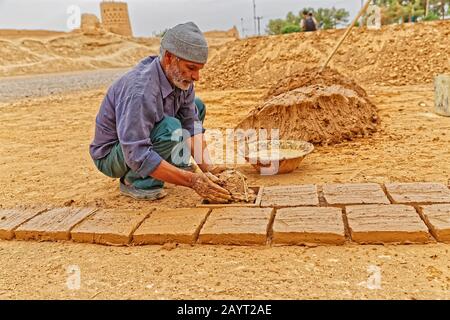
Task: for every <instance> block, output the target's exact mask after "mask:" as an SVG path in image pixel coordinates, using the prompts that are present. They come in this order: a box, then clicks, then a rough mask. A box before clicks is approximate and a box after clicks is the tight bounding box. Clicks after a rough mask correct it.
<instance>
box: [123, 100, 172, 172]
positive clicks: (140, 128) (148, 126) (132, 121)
mask: <svg viewBox="0 0 450 320" xmlns="http://www.w3.org/2000/svg"><path fill="white" fill-rule="evenodd" d="M116 123H117V133H118V138H119V142H120V145H121V147H122V151H123V155H124V157H125V162H126V163H127V165H128V166H129V167H130V168H131V169H132V170H133V171H135V172H137V173H138V174H139V175H140V176H141V177H142V178H146V177H148V176H149V175H150V174H151V173H152V172H153V171H155V169H156V168H157V167H158V166H159V165H160V164H161V162H162V160H163V159H162V158H161V156H160V155H159V154H158V153H156V151H154V150H153V144H152V141H151V139H150V132H151V131H152V129H153V127H154V125H155V123H156V113H155V111H154V110H152V108H149V107H148V105H147V104H146V103H144V96H143V95H140V94H133V95H130V96H127V97H126V98H124V99H123V100H122V101H121V102H120V103H119V104H118V105H117V108H116Z"/></svg>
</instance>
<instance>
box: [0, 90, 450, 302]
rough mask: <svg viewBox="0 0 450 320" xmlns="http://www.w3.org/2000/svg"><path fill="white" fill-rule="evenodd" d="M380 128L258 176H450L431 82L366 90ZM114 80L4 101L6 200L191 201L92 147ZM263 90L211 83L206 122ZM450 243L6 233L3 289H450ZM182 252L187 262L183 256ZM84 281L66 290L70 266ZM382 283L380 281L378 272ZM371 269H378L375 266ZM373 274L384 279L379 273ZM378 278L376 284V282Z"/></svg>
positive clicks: (444, 293) (36, 294)
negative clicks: (160, 190)
mask: <svg viewBox="0 0 450 320" xmlns="http://www.w3.org/2000/svg"><path fill="white" fill-rule="evenodd" d="M365 89H367V91H368V93H369V95H370V97H371V99H372V101H373V102H374V103H375V105H377V107H378V108H379V114H380V117H381V119H382V124H381V126H380V130H379V132H377V133H376V134H375V135H374V136H373V137H372V138H370V139H360V140H355V141H352V142H347V143H343V144H340V145H335V146H326V147H317V148H316V151H315V152H314V153H313V154H311V155H310V156H308V157H307V158H306V159H305V161H304V162H303V163H302V165H301V167H300V168H299V170H297V171H296V172H294V173H292V174H289V175H280V176H275V177H260V176H259V175H257V174H256V173H255V172H254V171H253V169H252V167H251V166H249V165H244V166H242V167H241V169H242V170H243V171H244V173H246V174H247V175H248V176H249V180H250V182H251V184H255V185H281V184H295V183H329V182H390V181H399V182H403V181H404V182H408V181H439V182H444V183H447V181H448V179H449V178H450V162H449V161H448V159H449V156H450V151H449V148H448V146H449V143H450V118H445V117H439V116H436V115H435V114H433V113H432V112H431V110H432V106H433V101H434V98H433V88H432V86H431V85H415V86H403V87H366V88H365ZM104 92H105V88H102V89H98V90H92V91H87V92H86V91H84V92H77V93H69V94H57V95H53V96H50V97H41V98H29V99H25V100H20V101H15V102H8V103H2V104H0V110H1V112H0V122H1V123H2V126H1V127H0V153H1V154H2V156H1V159H0V180H1V181H2V183H1V185H0V206H2V207H12V206H16V205H22V204H25V205H31V204H46V205H55V206H62V205H73V206H89V205H93V206H97V207H106V208H119V207H120V208H123V207H126V208H136V209H141V208H149V207H158V208H166V207H191V206H193V205H195V204H196V203H198V202H199V201H200V199H199V197H198V196H197V195H196V194H195V193H194V192H193V191H191V190H189V189H185V188H182V187H174V186H167V189H168V191H169V193H170V194H169V196H168V197H166V198H165V199H163V200H161V201H159V202H155V203H146V202H136V201H133V200H131V199H128V198H125V197H122V196H120V195H119V191H118V181H113V180H110V179H109V178H107V177H104V176H102V175H101V174H100V173H99V172H97V170H96V169H95V167H94V165H93V163H92V161H91V160H90V157H89V153H88V145H89V143H90V141H91V139H92V136H93V132H94V131H93V130H94V119H95V115H96V113H97V111H98V107H99V104H100V102H101V100H102V98H103V95H104ZM264 94H265V91H264V90H230V91H201V92H199V93H198V95H199V96H201V97H202V98H203V99H204V100H205V102H206V104H207V107H208V114H207V120H206V127H207V128H219V129H226V128H230V127H234V125H235V124H236V123H237V121H239V119H242V118H243V117H245V115H246V114H247V112H248V111H249V110H251V108H252V107H253V106H255V105H256V104H258V103H259V102H260V101H261V99H262V97H263V96H264ZM449 249H450V246H449V245H444V244H439V245H426V246H377V247H372V246H344V247H317V248H302V247H297V248H293V247H281V248H239V247H208V246H206V247H203V246H196V247H190V246H181V247H178V248H176V249H175V250H170V251H168V250H165V249H164V247H159V246H154V247H152V246H150V247H135V248H114V247H102V246H93V245H80V244H72V243H33V242H30V243H25V242H18V241H12V242H4V241H1V242H0V264H1V265H2V268H1V269H0V298H6V299H20V298H42V299H47V298H74V299H77V298H88V299H89V298H97V299H102V298H119V299H127V298H152V299H153V298H154V299H167V298H169V299H172V298H193V299H203V298H208V299H222V298H230V299H245V298H264V299H265V298H267V299H278V298H286V299H299V298H337V299H351V298H400V299H419V298H426V299H428V298H430V299H432V298H433V299H434V298H444V299H449V298H450V262H449V259H448V257H449V253H448V250H449ZM180 261H181V263H180ZM70 265H77V266H79V268H80V270H81V288H80V290H75V291H71V290H68V289H67V286H66V281H67V277H68V273H67V268H68V266H70ZM374 266H375V267H379V268H380V269H379V270H380V275H381V288H380V287H379V286H375V287H376V288H375V289H374V287H373V286H372V285H371V284H373V283H377V279H379V277H378V276H377V275H375V274H374V273H373V270H374ZM371 270H372V271H371ZM374 281H375V282H374ZM368 287H370V288H372V289H369V288H368Z"/></svg>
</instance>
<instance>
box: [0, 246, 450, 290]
mask: <svg viewBox="0 0 450 320" xmlns="http://www.w3.org/2000/svg"><path fill="white" fill-rule="evenodd" d="M449 249H450V247H449V246H448V245H427V246H399V247H391V246H386V247H383V246H376V247H375V246H364V247H363V246H354V247H353V246H352V247H349V246H346V247H317V248H302V247H284V248H235V247H211V246H207V247H190V246H182V247H179V248H176V249H174V250H170V251H168V250H166V249H164V248H161V247H155V246H150V247H139V248H115V247H103V246H95V245H82V244H72V243H67V244H64V243H33V242H28V243H27V242H18V241H16V242H1V241H0V262H1V264H2V268H1V269H0V298H1V299H31V298H33V299H36V298H38V299H49V298H52V299H111V298H114V299H393V298H395V299H450V269H449V265H448V263H449V262H448V255H449ZM73 270H79V273H74V272H73ZM78 275H79V277H78ZM78 279H79V280H80V282H79V284H80V285H79V286H77V284H78V283H77V280H78ZM69 287H70V288H72V290H70V289H69ZM73 289H74V290H73Z"/></svg>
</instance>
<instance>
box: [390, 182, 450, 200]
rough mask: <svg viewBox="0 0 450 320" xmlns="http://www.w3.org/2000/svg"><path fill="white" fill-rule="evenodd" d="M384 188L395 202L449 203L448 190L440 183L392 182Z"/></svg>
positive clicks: (449, 191)
mask: <svg viewBox="0 0 450 320" xmlns="http://www.w3.org/2000/svg"><path fill="white" fill-rule="evenodd" d="M386 189H387V191H388V193H389V194H390V196H391V197H392V199H393V200H394V202H395V203H426V204H433V203H445V202H449V203H450V190H449V189H448V188H447V187H446V186H445V185H443V184H440V183H392V184H386Z"/></svg>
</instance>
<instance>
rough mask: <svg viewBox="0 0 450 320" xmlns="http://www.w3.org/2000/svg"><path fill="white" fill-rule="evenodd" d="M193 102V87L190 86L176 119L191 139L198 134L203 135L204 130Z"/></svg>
mask: <svg viewBox="0 0 450 320" xmlns="http://www.w3.org/2000/svg"><path fill="white" fill-rule="evenodd" d="M194 100H195V92H194V89H193V86H191V88H190V89H189V91H188V93H187V96H186V99H185V103H184V104H183V105H181V106H180V110H179V111H178V115H177V117H178V119H180V122H181V126H182V127H183V129H185V130H187V131H188V132H189V134H190V135H191V137H192V136H195V135H198V134H200V133H205V129H204V128H203V125H202V123H201V121H200V120H199V118H198V115H197V112H196V107H195V102H194Z"/></svg>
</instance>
